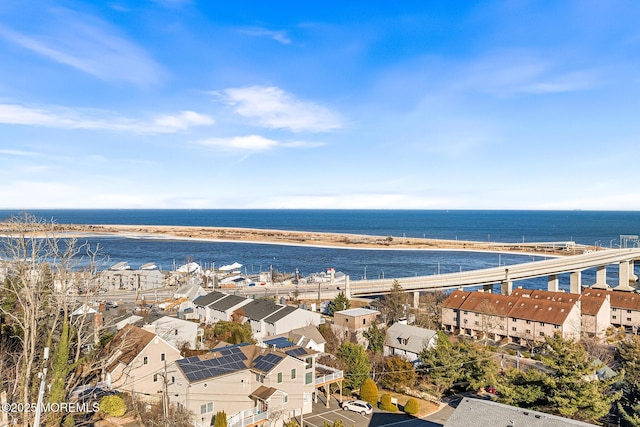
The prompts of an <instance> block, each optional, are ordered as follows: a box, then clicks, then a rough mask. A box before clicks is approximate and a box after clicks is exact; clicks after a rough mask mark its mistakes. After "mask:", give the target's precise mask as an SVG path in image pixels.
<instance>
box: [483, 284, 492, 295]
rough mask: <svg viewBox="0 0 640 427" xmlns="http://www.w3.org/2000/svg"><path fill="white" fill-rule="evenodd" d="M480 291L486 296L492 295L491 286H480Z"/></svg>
mask: <svg viewBox="0 0 640 427" xmlns="http://www.w3.org/2000/svg"><path fill="white" fill-rule="evenodd" d="M482 291H483V292H484V293H487V294H491V293H493V285H482Z"/></svg>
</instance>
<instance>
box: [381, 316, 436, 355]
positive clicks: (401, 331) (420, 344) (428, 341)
mask: <svg viewBox="0 0 640 427" xmlns="http://www.w3.org/2000/svg"><path fill="white" fill-rule="evenodd" d="M437 338H438V336H437V333H436V331H433V330H431V329H425V328H419V327H417V326H410V325H405V324H402V323H394V324H393V325H391V326H390V327H389V328H388V329H387V332H386V334H385V338H384V347H383V354H384V355H385V356H400V357H402V358H404V359H406V360H407V361H409V362H414V361H416V360H418V359H419V357H420V353H421V352H422V350H424V349H425V348H433V347H435V346H436V341H437Z"/></svg>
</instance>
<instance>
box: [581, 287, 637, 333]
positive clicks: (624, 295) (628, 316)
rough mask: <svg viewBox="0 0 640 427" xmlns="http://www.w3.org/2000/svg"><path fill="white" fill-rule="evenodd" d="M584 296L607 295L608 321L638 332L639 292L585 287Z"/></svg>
mask: <svg viewBox="0 0 640 427" xmlns="http://www.w3.org/2000/svg"><path fill="white" fill-rule="evenodd" d="M582 294H583V295H586V296H602V295H608V296H609V304H610V306H611V310H610V313H609V315H610V320H609V321H610V323H611V325H612V326H614V327H617V328H624V329H625V331H627V332H632V333H634V334H636V333H638V332H639V330H638V328H639V327H640V294H638V293H636V292H627V291H616V290H603V289H596V288H587V289H585V290H584V292H583V293H582Z"/></svg>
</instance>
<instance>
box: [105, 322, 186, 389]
mask: <svg viewBox="0 0 640 427" xmlns="http://www.w3.org/2000/svg"><path fill="white" fill-rule="evenodd" d="M180 357H181V356H180V352H179V351H178V349H177V348H175V347H174V346H172V345H171V344H169V343H168V342H167V341H165V340H164V339H162V338H161V337H159V336H158V335H157V334H154V333H152V332H150V331H146V330H144V329H142V328H139V327H137V326H133V325H126V326H125V327H124V328H122V329H121V330H120V331H118V333H117V334H116V335H115V336H114V337H113V339H112V340H111V341H110V342H109V344H107V346H106V347H105V349H104V360H105V366H104V369H103V381H105V382H106V384H107V386H109V387H111V388H112V389H116V390H120V391H126V392H128V393H131V394H133V395H135V396H137V397H138V398H140V399H143V400H151V399H159V398H160V396H161V395H162V394H161V393H162V388H163V384H164V382H163V376H164V375H165V369H166V367H167V366H168V365H170V364H171V363H172V362H174V361H176V360H178V359H180Z"/></svg>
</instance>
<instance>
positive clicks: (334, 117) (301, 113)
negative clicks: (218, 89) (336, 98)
mask: <svg viewBox="0 0 640 427" xmlns="http://www.w3.org/2000/svg"><path fill="white" fill-rule="evenodd" d="M223 97H224V100H225V101H226V102H228V103H229V104H230V105H232V106H233V107H234V108H235V112H236V113H238V114H240V115H241V116H243V117H247V118H249V119H254V120H255V121H256V123H255V124H257V125H260V126H264V127H268V128H272V129H287V130H290V131H293V132H327V131H330V130H333V129H338V128H340V127H342V121H341V119H340V117H339V115H338V114H336V113H334V112H332V111H331V110H329V109H328V108H326V107H323V106H321V105H318V104H315V103H313V102H309V101H301V100H298V99H296V98H295V97H294V96H293V95H291V94H290V93H287V92H285V91H283V90H282V89H280V88H278V87H275V86H271V87H264V86H251V87H245V88H232V89H226V90H225V91H224V92H223Z"/></svg>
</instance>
